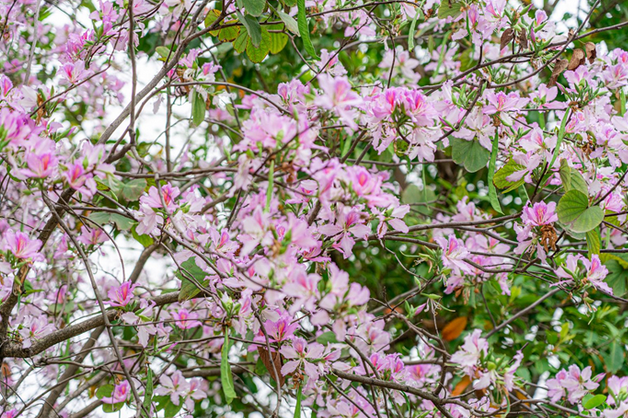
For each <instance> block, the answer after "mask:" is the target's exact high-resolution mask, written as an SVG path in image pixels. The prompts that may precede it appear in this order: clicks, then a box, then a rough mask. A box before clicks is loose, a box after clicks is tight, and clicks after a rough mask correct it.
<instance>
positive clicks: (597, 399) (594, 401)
mask: <svg viewBox="0 0 628 418" xmlns="http://www.w3.org/2000/svg"><path fill="white" fill-rule="evenodd" d="M606 398H607V396H606V395H595V396H592V397H591V398H589V399H587V400H586V401H585V402H584V403H583V404H582V406H583V407H584V409H593V408H597V407H598V406H600V405H602V404H603V403H604V402H605V401H606Z"/></svg>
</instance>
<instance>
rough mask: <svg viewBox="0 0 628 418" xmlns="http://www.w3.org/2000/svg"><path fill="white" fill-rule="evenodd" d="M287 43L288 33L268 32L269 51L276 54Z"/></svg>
mask: <svg viewBox="0 0 628 418" xmlns="http://www.w3.org/2000/svg"><path fill="white" fill-rule="evenodd" d="M287 43H288V35H286V34H285V33H276V32H273V33H271V34H270V44H269V45H268V47H269V49H270V52H271V53H273V54H278V53H279V52H281V50H282V49H284V48H285V46H286V44H287Z"/></svg>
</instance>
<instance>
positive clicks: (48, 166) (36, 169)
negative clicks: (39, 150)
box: [21, 152, 58, 179]
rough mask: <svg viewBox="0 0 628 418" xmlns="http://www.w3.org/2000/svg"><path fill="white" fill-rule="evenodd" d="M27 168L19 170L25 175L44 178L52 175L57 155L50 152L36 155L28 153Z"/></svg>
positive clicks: (55, 166)
mask: <svg viewBox="0 0 628 418" xmlns="http://www.w3.org/2000/svg"><path fill="white" fill-rule="evenodd" d="M26 164H27V165H28V169H23V170H21V173H22V174H24V175H25V176H27V177H35V178H40V179H41V178H46V177H49V176H51V175H52V173H54V172H55V171H56V169H57V165H58V160H57V157H55V155H54V154H53V153H51V152H47V153H45V154H41V155H37V154H33V153H29V154H27V155H26Z"/></svg>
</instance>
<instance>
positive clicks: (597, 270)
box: [582, 254, 613, 295]
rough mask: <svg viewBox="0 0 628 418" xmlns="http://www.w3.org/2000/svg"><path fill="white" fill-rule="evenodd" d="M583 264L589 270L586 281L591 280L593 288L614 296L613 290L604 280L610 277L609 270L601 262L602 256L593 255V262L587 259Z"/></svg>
mask: <svg viewBox="0 0 628 418" xmlns="http://www.w3.org/2000/svg"><path fill="white" fill-rule="evenodd" d="M582 263H583V264H584V266H585V267H586V269H587V274H586V279H587V280H589V282H590V283H591V284H592V285H593V286H595V287H597V288H598V289H600V290H602V291H603V292H605V293H609V294H611V295H612V294H613V289H612V288H611V287H610V286H609V285H607V284H606V283H605V282H604V279H605V278H606V276H607V275H608V269H607V268H606V266H605V265H604V264H602V262H601V261H600V256H598V255H597V254H593V255H592V256H591V261H589V260H588V259H586V258H585V259H583V260H582Z"/></svg>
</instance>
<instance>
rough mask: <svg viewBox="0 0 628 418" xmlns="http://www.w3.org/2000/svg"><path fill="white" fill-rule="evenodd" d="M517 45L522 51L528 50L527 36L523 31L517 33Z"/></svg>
mask: <svg viewBox="0 0 628 418" xmlns="http://www.w3.org/2000/svg"><path fill="white" fill-rule="evenodd" d="M519 45H521V48H523V49H528V36H527V35H526V31H524V30H522V31H521V32H519Z"/></svg>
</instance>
